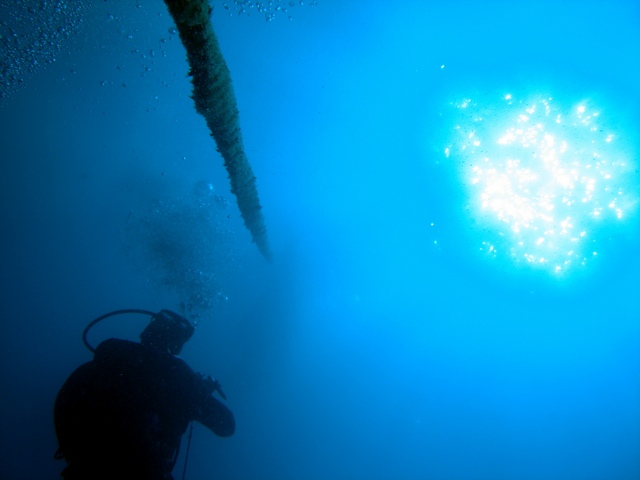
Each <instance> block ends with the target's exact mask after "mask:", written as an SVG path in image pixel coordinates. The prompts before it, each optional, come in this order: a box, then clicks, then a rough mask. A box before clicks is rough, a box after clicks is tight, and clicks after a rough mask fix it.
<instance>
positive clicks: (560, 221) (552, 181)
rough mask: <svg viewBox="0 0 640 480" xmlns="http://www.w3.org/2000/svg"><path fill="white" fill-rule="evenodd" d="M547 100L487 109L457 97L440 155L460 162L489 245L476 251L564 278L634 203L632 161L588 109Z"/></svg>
mask: <svg viewBox="0 0 640 480" xmlns="http://www.w3.org/2000/svg"><path fill="white" fill-rule="evenodd" d="M555 103H556V102H555V100H554V99H553V98H552V97H549V96H539V97H536V98H532V99H527V100H526V101H525V100H518V99H516V98H514V96H513V95H511V94H505V95H504V96H503V97H502V102H501V103H500V104H499V105H497V106H494V107H487V106H483V105H481V103H480V102H477V101H474V100H473V99H464V100H462V101H460V102H457V103H455V102H454V103H452V104H451V106H452V107H454V109H455V114H454V115H455V117H454V118H455V119H456V121H455V137H454V138H455V139H454V141H453V143H451V144H450V145H449V146H448V147H447V148H446V149H445V155H446V157H447V158H450V159H451V160H452V161H456V162H459V165H460V167H461V168H460V171H461V174H462V176H463V181H464V183H465V185H466V186H467V187H468V189H469V193H470V197H471V211H472V214H473V215H474V217H475V218H476V220H477V221H478V222H479V223H480V224H481V225H482V226H483V227H485V228H486V227H487V226H489V227H491V228H489V232H488V233H487V235H489V237H487V238H485V239H484V240H483V241H482V245H481V250H482V251H484V252H486V253H487V254H488V255H490V256H492V257H497V256H498V255H501V254H507V255H508V256H509V257H510V258H512V259H513V260H514V261H515V262H516V263H518V264H525V265H530V266H536V267H538V268H542V269H544V270H546V271H549V272H552V273H554V274H565V273H567V272H568V271H570V270H571V269H573V268H575V267H576V266H583V267H584V266H585V265H587V263H588V261H589V259H590V258H593V257H595V256H597V255H598V242H597V232H599V231H600V232H601V231H602V229H604V228H605V227H607V228H609V227H611V226H613V225H616V224H617V225H619V224H621V223H622V222H624V221H625V220H626V219H627V217H628V216H629V214H630V213H631V210H632V209H633V207H634V205H635V203H636V192H634V191H632V187H633V185H632V184H631V183H630V180H629V172H631V170H630V164H629V163H630V159H629V158H627V157H628V154H627V155H626V154H625V153H624V152H625V149H624V147H623V146H622V145H621V143H622V142H621V141H620V140H621V139H620V137H619V135H620V133H619V132H618V131H615V130H613V129H612V128H610V127H609V126H608V125H610V123H608V122H607V121H605V119H604V118H603V115H602V114H601V112H600V111H599V110H598V109H597V108H596V106H594V105H592V104H591V103H590V102H589V101H585V102H581V103H578V104H577V105H574V106H573V107H571V108H567V109H562V108H561V107H558V106H556V105H555Z"/></svg>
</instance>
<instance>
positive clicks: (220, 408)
mask: <svg viewBox="0 0 640 480" xmlns="http://www.w3.org/2000/svg"><path fill="white" fill-rule="evenodd" d="M201 403H202V404H201V405H200V408H198V411H197V413H196V417H195V420H196V421H198V422H200V423H201V424H203V425H204V426H205V427H207V428H208V429H209V430H211V431H212V432H213V433H215V434H216V435H218V436H220V437H230V436H231V435H233V433H234V432H235V430H236V421H235V419H234V418H233V413H231V410H229V409H228V408H227V407H226V405H224V404H223V403H222V402H221V401H219V400H218V399H217V398H214V397H213V396H212V395H208V396H206V397H205V398H204V400H203V401H202V402H201Z"/></svg>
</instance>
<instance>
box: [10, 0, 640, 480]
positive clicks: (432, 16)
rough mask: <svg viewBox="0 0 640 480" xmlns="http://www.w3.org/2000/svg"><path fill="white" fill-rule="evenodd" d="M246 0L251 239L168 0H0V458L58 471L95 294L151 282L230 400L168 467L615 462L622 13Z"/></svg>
mask: <svg viewBox="0 0 640 480" xmlns="http://www.w3.org/2000/svg"><path fill="white" fill-rule="evenodd" d="M256 3H258V2H244V3H243V2H235V4H234V3H233V2H228V5H227V8H225V6H224V4H223V3H222V2H214V3H213V5H214V13H213V23H214V26H215V29H216V32H217V35H218V38H219V41H220V45H221V48H222V50H223V52H224V54H225V57H226V61H227V63H228V65H229V68H230V70H231V74H232V77H233V82H234V88H235V93H236V97H237V100H238V106H239V110H240V120H241V125H242V129H243V136H244V143H245V147H246V151H247V155H248V157H249V160H250V162H251V164H252V166H253V169H254V172H255V174H256V176H257V183H258V190H259V193H260V199H261V203H262V205H263V213H264V216H265V220H266V224H267V229H268V235H269V239H270V244H271V249H272V251H273V261H272V262H271V263H267V262H265V261H264V259H263V258H262V257H261V256H260V254H259V253H258V251H257V249H256V248H255V246H254V245H252V243H251V239H250V237H249V234H248V233H247V232H246V230H245V229H244V226H243V224H242V221H241V219H240V217H239V213H238V210H237V207H236V203H235V198H234V197H233V196H232V195H231V193H230V192H229V186H228V179H227V176H226V172H225V171H224V168H223V166H222V160H221V159H220V157H219V155H218V154H217V152H216V150H215V145H214V143H213V140H212V139H211V138H210V137H209V133H208V130H207V129H206V125H205V123H204V121H203V120H202V118H201V117H199V116H198V115H197V114H196V112H195V110H194V108H193V102H192V100H191V99H190V97H189V95H190V84H189V80H188V78H187V76H186V72H187V70H188V66H187V63H186V60H185V55H184V50H183V48H182V45H181V44H180V40H179V38H178V35H177V34H176V33H175V30H174V29H173V24H172V21H171V19H170V17H169V16H168V14H167V12H166V7H165V6H164V4H163V2H160V1H155V0H154V1H151V0H144V1H143V0H138V1H137V2H132V1H111V2H99V3H98V4H95V5H93V4H90V3H89V2H87V3H77V4H76V3H74V4H70V3H65V2H58V3H57V4H55V5H54V4H41V5H38V6H37V7H32V10H33V11H32V12H29V11H28V9H27V8H26V4H24V3H23V2H17V1H16V2H9V1H7V2H3V3H2V5H1V8H2V9H1V10H0V14H1V15H2V19H3V21H4V22H5V23H3V24H2V25H3V29H2V35H3V43H2V47H1V48H3V49H4V50H0V51H1V52H3V53H2V56H3V58H4V59H5V61H4V63H3V73H2V75H3V77H2V80H3V81H2V82H0V83H2V84H3V86H2V98H1V100H2V102H1V104H0V117H1V121H2V125H3V129H2V134H1V135H2V142H1V147H0V148H1V150H0V152H1V153H0V158H2V162H1V163H0V165H1V168H2V171H1V172H0V178H1V179H2V180H1V181H2V184H1V185H0V195H1V203H0V206H1V208H0V212H1V215H2V217H1V219H2V224H3V225H4V226H5V227H4V228H3V229H2V236H1V238H2V246H3V248H2V249H0V251H1V252H2V265H3V267H2V272H3V275H2V283H1V285H2V290H1V295H2V301H1V302H0V309H1V310H0V311H1V313H2V316H3V318H4V319H5V320H3V323H2V325H3V326H2V333H3V334H2V344H1V345H2V349H1V351H2V360H1V365H2V370H1V371H2V377H1V382H2V390H3V391H4V392H5V395H3V403H2V409H1V412H2V418H1V420H2V425H3V426H4V427H3V429H2V430H3V433H2V435H0V439H1V441H2V444H1V445H2V448H1V449H0V451H2V452H3V454H2V455H3V456H2V465H4V469H5V471H4V473H2V474H1V475H0V477H2V478H5V476H6V478H14V479H20V478H24V479H32V478H55V477H56V476H57V475H58V472H59V471H60V470H61V469H62V465H61V464H60V463H59V462H56V461H55V460H53V459H52V456H53V453H54V452H55V449H56V440H55V433H54V430H53V426H52V419H51V411H52V406H53V401H54V398H55V395H56V393H57V391H58V389H59V387H60V386H61V385H62V383H63V382H64V380H65V379H66V377H67V376H68V375H69V373H70V372H71V371H72V370H73V369H74V368H75V367H76V366H77V365H79V364H80V363H82V362H85V361H87V360H88V359H89V358H90V357H89V352H87V351H86V350H84V347H83V346H82V343H81V339H80V335H81V332H82V329H83V328H84V326H85V325H86V324H87V323H88V322H89V321H90V320H92V319H93V318H95V317H96V316H98V315H100V314H102V313H106V312H108V311H111V310H115V309H119V308H144V309H151V310H160V309H161V308H171V309H175V310H181V311H183V312H186V313H188V314H189V315H190V316H191V317H192V318H194V319H196V320H197V321H198V324H199V325H198V330H197V332H196V335H195V336H194V339H193V340H192V341H191V342H190V344H188V345H187V346H186V347H185V350H184V351H183V357H184V358H185V360H187V362H189V363H190V364H191V365H192V366H193V367H194V368H195V369H197V370H199V371H202V372H206V373H210V374H212V375H214V376H215V377H217V378H218V379H219V380H220V382H221V383H222V385H223V387H224V390H225V393H226V394H227V396H228V398H229V400H228V404H229V406H230V408H231V409H232V410H233V411H234V413H235V415H236V420H237V432H236V435H235V436H234V437H232V438H229V439H219V438H216V437H215V436H214V435H212V434H210V432H208V431H206V430H205V429H204V428H202V427H200V428H198V426H196V428H195V429H194V438H193V445H192V447H191V454H190V460H189V468H188V472H187V478H190V479H198V478H216V479H218V478H219V479H223V478H228V479H292V480H293V479H301V478H305V479H329V478H332V479H334V478H337V479H414V478H415V479H447V480H449V479H456V480H457V479H460V480H466V479H505V480H512V479H527V480H528V479H532V480H537V479H562V480H566V479H580V480H582V479H607V480H611V479H621V480H626V479H636V478H640V461H639V460H638V458H640V455H639V454H640V354H639V352H640V300H639V298H640V297H639V295H638V292H640V282H639V280H638V276H637V272H638V271H640V270H639V268H640V265H639V260H638V256H637V254H636V252H637V249H638V245H639V234H640V232H639V231H638V218H639V217H638V215H639V212H638V199H639V198H640V181H639V180H640V179H639V177H638V162H639V158H638V147H639V137H638V131H640V130H639V121H638V111H639V109H638V107H639V98H640V97H639V95H638V88H637V85H640V62H638V55H639V51H640V7H639V6H638V5H637V4H636V3H635V2H631V1H628V2H626V1H618V2H597V1H595V2H574V1H569V2H563V3H562V4H561V5H555V4H554V2H520V3H517V4H514V3H512V2H471V1H458V2H448V3H446V4H445V2H426V1H425V2H422V1H402V2H380V1H366V2H365V1H355V0H353V1H348V0H347V1H344V0H342V1H335V0H318V1H317V2H315V3H314V4H312V2H305V3H304V5H300V4H299V3H300V2H295V5H293V6H290V5H289V4H288V2H281V3H280V4H277V3H272V4H271V6H269V5H268V3H267V2H264V3H263V5H264V8H265V9H266V10H265V11H264V12H258V11H257V10H258V7H256ZM56 5H57V7H56ZM278 5H281V6H283V7H284V9H285V10H286V11H280V10H278V9H277V6H278ZM55 8H58V10H55ZM48 9H49V10H48ZM50 9H53V10H50ZM240 9H244V11H243V12H240ZM25 12H27V13H25ZM289 17H291V18H289ZM267 19H268V21H265V20H267ZM9 26H10V27H11V30H9ZM61 28H62V30H60V29H61ZM12 32H13V33H15V34H16V36H14V35H13V33H12ZM56 32H57V33H56ZM43 34H44V35H43ZM6 59H9V60H11V62H9V61H7V60H6ZM143 326H144V323H143V322H142V321H141V320H140V319H139V318H136V317H134V318H118V319H113V321H109V322H105V324H104V325H102V324H101V325H100V326H98V327H96V329H95V331H94V332H92V335H94V338H93V341H94V343H95V342H98V341H99V340H100V339H104V338H108V337H109V336H118V337H125V338H133V339H135V338H136V336H137V334H138V332H139V331H140V330H141V329H142V327H143ZM181 461H182V460H180V462H181ZM180 462H179V463H178V467H177V469H176V475H175V476H176V478H179V472H181V468H182V464H181V463H180Z"/></svg>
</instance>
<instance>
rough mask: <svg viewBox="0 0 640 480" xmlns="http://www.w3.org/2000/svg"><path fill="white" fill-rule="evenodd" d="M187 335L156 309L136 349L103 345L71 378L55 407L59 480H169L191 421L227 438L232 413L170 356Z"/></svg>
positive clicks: (208, 381)
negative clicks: (62, 463) (62, 465)
mask: <svg viewBox="0 0 640 480" xmlns="http://www.w3.org/2000/svg"><path fill="white" fill-rule="evenodd" d="M88 328H89V327H87V329H88ZM85 333H86V331H85ZM192 334H193V326H192V325H191V324H190V323H189V322H188V321H187V320H186V319H184V318H183V317H181V316H180V315H178V314H176V313H173V312H170V311H168V310H162V311H161V312H160V313H158V314H156V315H154V317H153V318H152V321H151V323H150V324H149V325H148V326H147V327H146V328H145V330H144V331H143V332H142V333H141V335H140V339H141V343H136V342H131V341H127V340H120V339H114V338H112V339H109V340H106V341H104V342H102V343H101V344H100V345H99V346H98V347H97V348H96V349H95V355H94V359H93V360H92V361H90V362H88V363H85V364H83V365H81V366H80V367H79V368H78V369H77V370H76V371H75V372H73V373H72V374H71V376H70V377H69V378H68V379H67V381H66V382H65V384H64V385H63V386H62V388H61V389H60V392H59V393H58V397H57V399H56V403H55V408H54V421H55V427H56V433H57V436H58V445H59V449H58V452H57V453H56V457H57V458H64V459H65V460H66V461H67V462H68V465H67V467H66V468H65V469H64V471H63V472H62V474H61V475H62V477H63V478H65V479H66V480H79V479H82V480H84V479H91V480H106V479H109V480H114V479H126V480H128V479H131V480H133V479H136V480H160V479H162V480H170V479H172V478H173V477H172V476H171V471H172V470H173V467H174V465H175V461H176V458H177V456H178V452H179V449H180V439H181V437H182V435H183V434H184V433H185V431H186V429H187V426H188V424H189V422H190V421H192V420H195V421H198V422H200V423H201V424H203V425H204V426H205V427H207V428H209V429H210V430H211V431H212V432H214V433H215V434H216V435H219V436H222V437H227V436H230V435H233V433H234V431H235V421H234V418H233V414H232V413H231V411H230V410H229V409H228V408H227V407H226V406H225V405H223V404H222V402H220V401H218V400H217V399H216V398H214V397H213V396H212V394H213V392H214V391H216V390H217V391H218V392H219V393H220V394H222V392H221V390H220V388H219V384H218V382H217V381H214V380H213V379H212V378H211V377H207V378H205V377H204V376H202V375H200V374H198V373H196V372H194V371H193V370H192V369H191V368H190V367H189V366H188V365H187V364H186V363H185V362H184V361H183V360H182V359H181V358H179V357H177V356H176V355H177V354H178V353H180V350H181V349H182V346H183V345H184V343H185V342H186V341H187V340H189V338H191V335H192ZM85 338H86V337H85ZM87 345H88V344H87ZM88 346H89V345H88ZM89 348H91V347H90V346H89ZM223 396H224V395H223Z"/></svg>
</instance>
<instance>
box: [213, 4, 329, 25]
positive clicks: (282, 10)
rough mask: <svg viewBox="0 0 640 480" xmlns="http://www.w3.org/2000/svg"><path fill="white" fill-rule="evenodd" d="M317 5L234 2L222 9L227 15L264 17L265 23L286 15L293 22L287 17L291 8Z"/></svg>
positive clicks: (290, 17)
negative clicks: (257, 14)
mask: <svg viewBox="0 0 640 480" xmlns="http://www.w3.org/2000/svg"><path fill="white" fill-rule="evenodd" d="M317 4H318V2H317V0H310V1H305V0H298V1H293V0H267V1H252V0H234V2H233V5H230V4H229V3H224V4H223V5H222V6H223V8H224V9H225V10H226V11H227V12H228V13H229V15H234V14H236V15H247V16H249V15H251V14H252V13H253V12H256V13H259V14H261V15H264V19H265V20H266V21H267V22H271V21H273V20H275V18H276V17H277V16H278V15H287V16H288V17H287V18H288V19H289V20H293V17H292V16H291V15H289V12H290V10H291V9H292V8H294V7H296V6H304V5H309V6H311V7H313V6H316V5H317Z"/></svg>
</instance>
